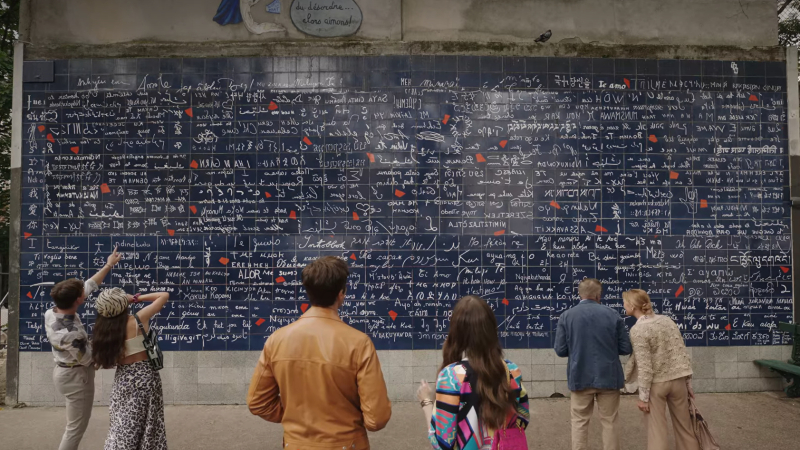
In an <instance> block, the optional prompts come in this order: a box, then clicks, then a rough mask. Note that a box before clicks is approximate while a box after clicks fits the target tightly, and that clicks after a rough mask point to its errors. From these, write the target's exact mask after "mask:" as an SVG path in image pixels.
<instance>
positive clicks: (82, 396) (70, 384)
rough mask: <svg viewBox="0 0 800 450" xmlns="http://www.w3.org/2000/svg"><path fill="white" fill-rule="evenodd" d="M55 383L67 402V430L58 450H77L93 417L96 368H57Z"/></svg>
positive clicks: (54, 376) (54, 374) (54, 373)
mask: <svg viewBox="0 0 800 450" xmlns="http://www.w3.org/2000/svg"><path fill="white" fill-rule="evenodd" d="M53 382H54V383H55V385H56V390H57V391H58V392H59V393H60V394H61V395H63V396H64V397H65V398H66V401H67V402H66V403H67V429H66V431H64V436H63V437H62V438H61V445H59V446H58V450H77V449H78V445H80V443H81V439H82V438H83V433H84V432H85V431H86V426H87V425H89V419H90V418H91V417H92V403H93V402H94V368H93V367H84V366H81V367H75V368H65V367H58V366H56V368H55V369H54V370H53Z"/></svg>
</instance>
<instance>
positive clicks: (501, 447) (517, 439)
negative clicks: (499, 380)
mask: <svg viewBox="0 0 800 450" xmlns="http://www.w3.org/2000/svg"><path fill="white" fill-rule="evenodd" d="M506 376H507V377H508V379H509V380H511V372H509V370H508V366H506ZM506 424H508V421H506ZM492 450H528V437H527V436H525V430H523V429H522V427H520V426H518V425H517V420H516V413H514V426H512V427H511V428H508V425H506V427H505V428H503V429H502V430H497V431H495V432H494V439H492Z"/></svg>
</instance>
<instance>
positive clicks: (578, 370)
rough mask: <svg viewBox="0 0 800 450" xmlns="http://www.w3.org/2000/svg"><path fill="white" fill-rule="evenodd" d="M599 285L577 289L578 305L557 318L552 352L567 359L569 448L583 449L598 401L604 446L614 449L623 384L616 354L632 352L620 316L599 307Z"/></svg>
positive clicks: (593, 282) (593, 283)
mask: <svg viewBox="0 0 800 450" xmlns="http://www.w3.org/2000/svg"><path fill="white" fill-rule="evenodd" d="M602 293H603V286H602V284H600V281H599V280H597V279H594V278H587V279H585V280H583V281H581V283H580V284H579V285H578V295H580V297H581V301H580V303H578V304H577V305H576V306H574V307H572V308H570V309H569V310H567V311H565V312H564V313H563V314H561V317H560V318H559V319H558V328H557V330H556V339H555V352H556V354H557V355H558V356H560V357H562V358H563V357H568V358H569V360H568V366H567V383H568V386H569V390H570V391H571V396H570V407H571V410H572V413H571V415H572V450H585V449H587V448H588V443H589V421H590V420H591V418H592V413H593V412H594V404H595V402H596V403H597V407H598V410H599V412H600V423H601V424H602V425H603V448H604V449H605V450H618V449H619V445H620V444H619V432H618V430H617V425H618V412H619V397H620V389H622V388H623V387H624V386H625V380H624V377H623V371H622V364H621V363H620V360H619V357H620V355H630V354H631V351H632V349H631V342H630V339H629V338H628V330H627V329H626V328H625V322H623V320H622V317H620V315H619V313H617V312H616V311H614V310H613V309H611V308H609V307H607V306H603V305H601V304H600V297H601V295H602Z"/></svg>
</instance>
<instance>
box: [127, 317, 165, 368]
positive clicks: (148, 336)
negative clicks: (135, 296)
mask: <svg viewBox="0 0 800 450" xmlns="http://www.w3.org/2000/svg"><path fill="white" fill-rule="evenodd" d="M133 317H134V318H135V319H136V324H137V325H138V326H139V329H140V330H142V339H143V340H144V349H145V353H147V359H148V361H150V365H151V366H152V367H153V370H161V369H163V368H164V355H163V354H162V353H161V349H160V348H158V332H157V331H156V329H155V328H153V327H150V331H148V332H147V333H145V331H144V326H143V325H142V322H141V321H140V320H139V316H138V315H137V314H134V315H133Z"/></svg>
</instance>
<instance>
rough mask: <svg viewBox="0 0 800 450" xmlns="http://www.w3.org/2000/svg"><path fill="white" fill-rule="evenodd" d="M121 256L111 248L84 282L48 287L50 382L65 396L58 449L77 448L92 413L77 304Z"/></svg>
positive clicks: (90, 372)
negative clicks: (64, 419)
mask: <svg viewBox="0 0 800 450" xmlns="http://www.w3.org/2000/svg"><path fill="white" fill-rule="evenodd" d="M121 259H122V256H121V255H120V254H119V253H117V249H116V248H114V252H113V253H112V254H111V255H109V257H108V259H107V260H106V264H105V265H104V266H103V268H102V269H100V271H99V272H97V273H96V274H95V276H93V277H91V278H89V279H88V280H86V282H83V281H81V280H79V279H77V278H72V279H69V280H64V281H61V282H59V283H58V284H56V285H55V286H53V288H52V289H51V290H50V298H52V299H53V302H54V303H55V307H54V308H52V309H48V310H47V311H46V312H45V313H44V328H45V333H47V340H48V341H49V342H50V346H51V347H52V349H53V359H54V360H55V363H56V367H55V369H53V383H55V386H56V391H57V392H58V393H59V394H61V395H63V396H64V399H65V400H66V406H67V428H66V430H65V431H64V435H63V436H62V437H61V444H60V445H59V446H58V450H76V449H77V448H78V445H80V443H81V439H83V433H84V432H85V431H86V426H87V425H89V419H90V418H91V417H92V404H93V403H94V367H93V365H92V347H91V343H90V342H89V335H88V334H87V333H86V330H85V329H84V328H83V323H81V318H80V316H78V308H80V306H81V305H83V303H84V302H85V301H86V298H87V297H88V296H90V295H91V294H92V292H94V291H96V290H97V289H98V285H100V284H101V283H102V282H103V279H104V278H105V277H106V275H108V272H109V271H110V270H111V268H112V267H114V266H115V265H116V264H117V263H118V262H119V261H120V260H121Z"/></svg>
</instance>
